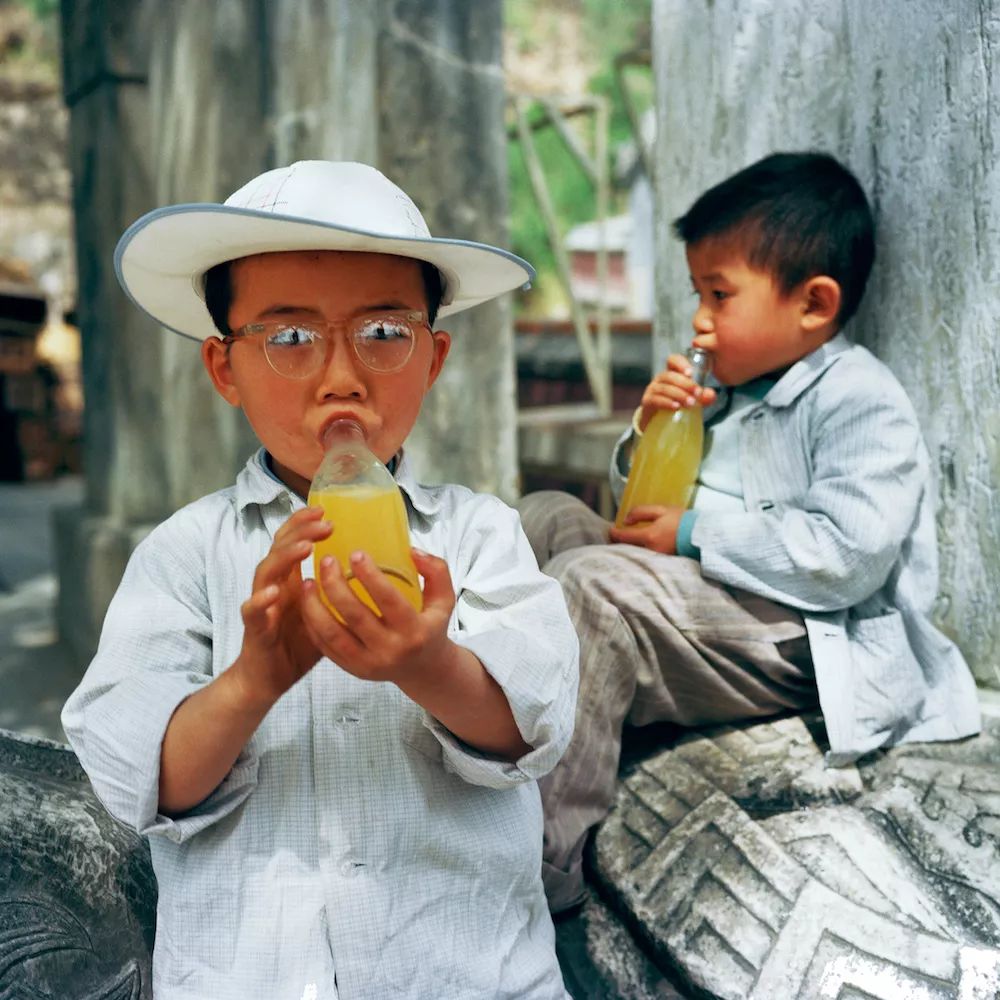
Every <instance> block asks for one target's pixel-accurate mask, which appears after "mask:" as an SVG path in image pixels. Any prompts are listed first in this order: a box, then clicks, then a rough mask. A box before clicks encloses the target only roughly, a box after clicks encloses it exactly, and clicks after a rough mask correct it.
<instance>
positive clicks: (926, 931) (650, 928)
mask: <svg viewBox="0 0 1000 1000" xmlns="http://www.w3.org/2000/svg"><path fill="white" fill-rule="evenodd" d="M821 734H822V724H821V722H820V720H819V719H818V717H816V716H806V717H791V718H785V719H781V720H778V721H774V722H770V723H762V724H757V725H749V726H745V727H723V728H718V729H714V730H710V731H707V732H704V733H701V734H694V735H691V736H688V737H685V738H684V739H683V740H682V741H681V742H679V743H678V744H677V745H676V746H674V747H673V748H671V749H669V750H666V751H663V752H661V753H659V754H657V755H655V756H652V757H649V758H647V759H646V760H644V761H642V762H641V763H640V764H638V765H637V766H636V767H635V768H634V770H633V771H632V772H631V774H629V775H628V777H626V778H625V780H624V781H623V782H622V784H621V786H620V789H619V795H618V800H617V806H616V809H615V811H614V812H613V813H612V814H611V816H610V817H609V819H608V820H607V821H606V822H605V823H604V825H603V827H602V828H601V830H600V831H599V833H598V835H597V837H596V840H595V844H594V851H593V855H592V858H591V860H592V862H593V867H594V874H595V876H596V878H597V880H598V882H599V884H600V887H601V891H602V892H603V893H604V894H606V895H607V896H608V898H609V899H610V900H611V901H612V904H613V906H614V908H615V909H617V910H618V911H619V912H620V914H621V915H622V917H623V919H624V920H625V922H626V923H628V924H629V925H631V926H633V927H635V928H636V933H637V937H638V939H639V941H640V943H641V944H642V945H643V946H644V947H645V948H646V949H647V951H648V953H649V954H650V955H651V956H652V958H653V959H654V960H655V962H656V964H657V965H658V966H659V967H660V968H662V969H665V970H671V974H672V975H676V974H678V973H679V978H680V979H681V980H682V981H686V982H687V984H688V985H690V986H691V987H693V988H695V989H697V990H699V991H704V992H705V993H707V994H708V995H709V996H712V997H723V998H732V1000H737V998H740V1000H742V998H753V1000H793V998H801V1000H820V998H831V1000H832V998H838V1000H848V998H850V1000H857V998H862V997H864V998H875V1000H910V998H921V1000H925V998H926V1000H944V998H953V1000H954V998H958V1000H996V998H997V997H998V996H1000V718H987V720H986V729H985V731H984V733H983V734H982V735H981V736H980V737H978V738H976V739H973V740H966V741H964V742H962V743H957V744H935V745H914V746H909V747H902V748H899V749H895V750H891V751H889V752H886V753H880V754H875V755H871V756H869V757H868V758H866V759H865V760H864V761H862V762H860V763H859V764H858V765H857V766H854V767H849V768H844V769H825V768H824V766H823V759H822V754H821V750H820V747H819V745H817V738H816V737H817V735H820V736H821Z"/></svg>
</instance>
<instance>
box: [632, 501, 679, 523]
mask: <svg viewBox="0 0 1000 1000" xmlns="http://www.w3.org/2000/svg"><path fill="white" fill-rule="evenodd" d="M669 509H670V508H668V507H662V506H660V505H659V504H641V505H640V506H638V507H633V508H632V509H631V510H630V511H629V512H628V513H627V514H626V515H625V523H626V524H639V523H640V522H646V521H655V520H656V519H657V518H659V517H663V515H664V514H666V513H667V512H668V511H669Z"/></svg>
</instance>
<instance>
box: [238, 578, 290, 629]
mask: <svg viewBox="0 0 1000 1000" xmlns="http://www.w3.org/2000/svg"><path fill="white" fill-rule="evenodd" d="M280 593H281V588H280V587H279V586H277V584H271V585H269V586H267V587H263V588H262V589H260V590H255V591H254V592H253V593H252V594H251V595H250V596H249V597H248V598H247V599H246V600H245V601H244V602H243V603H242V604H241V605H240V614H241V616H242V618H243V621H244V623H246V624H249V623H250V622H254V623H258V622H260V621H262V620H263V619H264V616H265V615H266V612H267V609H268V608H269V607H271V606H272V605H273V604H274V603H275V601H277V599H278V595H279V594H280Z"/></svg>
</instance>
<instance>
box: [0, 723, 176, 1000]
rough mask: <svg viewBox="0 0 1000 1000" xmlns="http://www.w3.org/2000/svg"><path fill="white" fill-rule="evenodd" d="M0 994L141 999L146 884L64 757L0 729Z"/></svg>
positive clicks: (149, 928) (131, 852)
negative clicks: (0, 806)
mask: <svg viewBox="0 0 1000 1000" xmlns="http://www.w3.org/2000/svg"><path fill="white" fill-rule="evenodd" d="M0 802H2V803H3V809H0V997H5V998H6V997H10V998H20V997H25V998H27V997H58V998H59V1000H140V998H142V1000H149V998H151V997H152V995H153V994H152V987H151V966H150V956H151V954H152V946H153V935H154V926H155V915H156V882H155V879H154V876H153V871H152V867H151V865H150V861H149V851H148V848H147V847H146V845H145V843H144V842H143V841H142V840H141V839H140V838H139V837H137V836H136V835H135V834H134V833H132V832H130V831H128V830H126V829H125V828H124V827H122V826H120V825H119V824H117V823H115V822H114V821H113V820H112V819H110V818H109V816H108V815H107V813H106V812H105V811H104V809H103V807H102V806H101V805H100V803H99V802H98V801H97V799H96V798H95V797H94V794H93V792H92V791H91V789H90V785H89V783H88V781H87V778H86V776H85V775H84V773H83V771H82V770H81V768H80V765H79V764H78V763H77V760H76V757H75V756H74V755H73V753H72V752H71V751H70V750H69V748H68V747H64V746H62V745H60V744H58V743H51V742H49V741H47V740H37V739H31V738H30V737H24V736H18V735H16V734H14V733H9V732H6V731H4V730H0Z"/></svg>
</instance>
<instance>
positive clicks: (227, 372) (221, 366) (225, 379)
mask: <svg viewBox="0 0 1000 1000" xmlns="http://www.w3.org/2000/svg"><path fill="white" fill-rule="evenodd" d="M230 347H231V345H230V344H224V343H223V342H222V341H221V340H220V339H219V338H218V337H206V338H205V339H204V340H203V341H202V342H201V361H202V364H203V365H204V366H205V371H207V372H208V377H209V378H210V379H211V380H212V385H214V386H215V391H216V392H217V393H218V394H219V395H220V396H221V397H222V398H223V399H224V400H225V401H226V402H227V403H228V404H229V405H230V406H239V405H240V394H239V391H238V390H237V388H236V386H235V385H234V384H233V369H232V366H231V365H230V363H229V351H230Z"/></svg>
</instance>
